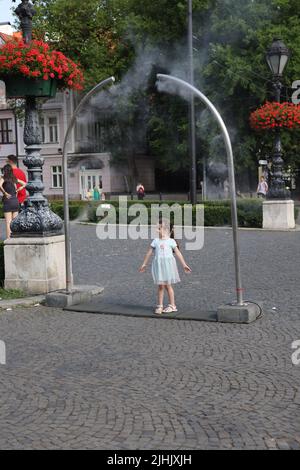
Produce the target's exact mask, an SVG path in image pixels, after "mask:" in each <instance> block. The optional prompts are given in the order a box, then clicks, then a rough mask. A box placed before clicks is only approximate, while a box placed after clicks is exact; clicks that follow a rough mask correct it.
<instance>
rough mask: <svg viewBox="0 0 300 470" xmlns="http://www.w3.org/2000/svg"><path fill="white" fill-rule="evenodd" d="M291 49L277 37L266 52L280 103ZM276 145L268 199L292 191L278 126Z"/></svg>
mask: <svg viewBox="0 0 300 470" xmlns="http://www.w3.org/2000/svg"><path fill="white" fill-rule="evenodd" d="M290 55H291V54H290V51H289V49H288V48H287V47H286V45H285V44H284V42H283V41H282V40H281V39H277V38H275V39H274V40H273V43H272V45H271V46H270V47H269V48H268V50H267V53H266V59H267V63H268V65H269V68H270V70H271V72H272V75H273V87H274V91H275V101H277V102H278V103H280V96H281V90H282V88H283V85H282V83H281V81H280V80H281V77H282V75H283V72H284V69H285V67H286V65H287V63H288V60H289V57H290ZM275 133H276V137H275V147H274V153H273V156H272V174H271V187H270V190H269V193H268V199H290V198H291V193H290V191H289V190H288V189H286V187H285V181H284V179H283V166H284V162H283V159H282V156H283V153H282V146H281V137H280V128H279V127H276V130H275Z"/></svg>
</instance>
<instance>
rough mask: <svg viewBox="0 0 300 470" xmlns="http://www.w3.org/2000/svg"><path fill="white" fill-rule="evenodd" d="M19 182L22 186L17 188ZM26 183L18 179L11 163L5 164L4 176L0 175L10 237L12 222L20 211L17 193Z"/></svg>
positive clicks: (8, 235) (4, 210) (7, 234)
mask: <svg viewBox="0 0 300 470" xmlns="http://www.w3.org/2000/svg"><path fill="white" fill-rule="evenodd" d="M17 184H19V185H20V187H19V188H18V189H17ZM25 186H26V183H25V182H24V181H21V180H18V179H17V178H16V177H15V176H14V174H13V170H12V167H11V166H10V165H5V167H4V168H3V176H1V177H0V191H1V192H2V193H3V212H4V216H5V222H6V238H10V234H11V231H10V224H11V221H12V220H13V219H14V218H15V217H17V215H18V212H19V201H18V198H17V193H18V192H19V191H21V190H22V189H24V188H25Z"/></svg>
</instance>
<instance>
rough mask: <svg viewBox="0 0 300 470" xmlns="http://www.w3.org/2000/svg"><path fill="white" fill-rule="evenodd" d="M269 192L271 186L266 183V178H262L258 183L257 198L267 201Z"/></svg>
mask: <svg viewBox="0 0 300 470" xmlns="http://www.w3.org/2000/svg"><path fill="white" fill-rule="evenodd" d="M268 191H269V186H268V183H267V182H266V179H265V177H264V176H261V177H260V181H259V183H258V187H257V196H258V197H259V198H263V199H265V198H266V196H267V194H268Z"/></svg>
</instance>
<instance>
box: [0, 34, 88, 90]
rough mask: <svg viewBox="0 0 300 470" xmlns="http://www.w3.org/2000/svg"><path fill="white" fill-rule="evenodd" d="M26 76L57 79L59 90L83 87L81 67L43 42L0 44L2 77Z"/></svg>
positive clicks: (0, 71)
mask: <svg viewBox="0 0 300 470" xmlns="http://www.w3.org/2000/svg"><path fill="white" fill-rule="evenodd" d="M13 74H15V75H24V76H25V77H26V78H37V77H42V78H43V79H44V80H49V77H50V78H51V79H56V80H57V85H58V88H59V89H64V88H72V89H73V90H82V89H83V83H84V77H83V72H82V70H81V69H80V67H79V66H78V65H77V64H76V63H75V62H73V61H72V60H71V59H69V58H68V57H66V56H65V55H64V54H63V53H62V52H59V51H55V50H51V49H50V46H49V44H47V43H44V42H43V41H36V40H34V41H32V42H31V43H30V44H25V43H24V41H23V40H22V41H20V40H18V41H10V42H8V43H7V44H5V45H4V46H1V47H0V77H3V78H5V75H13Z"/></svg>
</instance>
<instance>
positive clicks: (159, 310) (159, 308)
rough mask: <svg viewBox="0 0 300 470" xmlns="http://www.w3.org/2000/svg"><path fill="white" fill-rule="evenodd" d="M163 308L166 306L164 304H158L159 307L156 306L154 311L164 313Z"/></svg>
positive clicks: (157, 313)
mask: <svg viewBox="0 0 300 470" xmlns="http://www.w3.org/2000/svg"><path fill="white" fill-rule="evenodd" d="M163 310H164V306H163V305H157V307H156V309H155V311H154V313H155V314H156V315H161V314H162V313H163Z"/></svg>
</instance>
